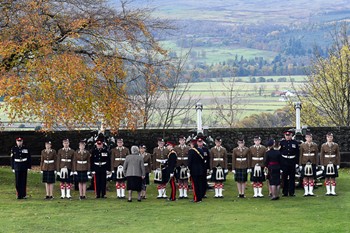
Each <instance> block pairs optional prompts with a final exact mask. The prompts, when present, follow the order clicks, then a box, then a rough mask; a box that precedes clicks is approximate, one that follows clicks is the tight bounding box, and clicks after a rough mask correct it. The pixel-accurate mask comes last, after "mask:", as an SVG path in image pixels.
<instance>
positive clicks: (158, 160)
mask: <svg viewBox="0 0 350 233" xmlns="http://www.w3.org/2000/svg"><path fill="white" fill-rule="evenodd" d="M156 161H157V162H158V163H165V162H166V161H167V159H156Z"/></svg>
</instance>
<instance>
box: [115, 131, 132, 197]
mask: <svg viewBox="0 0 350 233" xmlns="http://www.w3.org/2000/svg"><path fill="white" fill-rule="evenodd" d="M129 154H130V150H129V149H128V148H126V147H124V141H123V139H122V138H118V139H117V147H115V148H113V149H112V150H111V165H112V173H113V180H114V181H116V183H115V188H116V191H117V197H118V198H125V189H126V184H125V181H126V177H125V175H124V172H123V164H124V161H125V159H126V156H127V155H129Z"/></svg>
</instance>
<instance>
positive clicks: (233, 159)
mask: <svg viewBox="0 0 350 233" xmlns="http://www.w3.org/2000/svg"><path fill="white" fill-rule="evenodd" d="M235 167H236V155H235V150H234V149H233V150H232V170H235Z"/></svg>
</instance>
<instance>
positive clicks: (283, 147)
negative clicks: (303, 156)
mask: <svg viewBox="0 0 350 233" xmlns="http://www.w3.org/2000/svg"><path fill="white" fill-rule="evenodd" d="M280 152H281V154H282V158H281V159H282V161H281V162H282V164H285V165H293V164H298V163H299V153H300V152H299V144H298V142H297V141H295V140H285V139H283V140H281V141H280Z"/></svg>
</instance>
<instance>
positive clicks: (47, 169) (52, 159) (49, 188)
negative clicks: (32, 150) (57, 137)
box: [40, 140, 57, 199]
mask: <svg viewBox="0 0 350 233" xmlns="http://www.w3.org/2000/svg"><path fill="white" fill-rule="evenodd" d="M56 160H57V153H56V151H55V150H54V149H51V141H49V140H48V141H46V142H45V149H44V150H42V151H41V159H40V170H41V173H42V175H43V179H42V182H43V183H44V184H45V189H46V197H45V199H53V185H54V183H55V175H56V163H57V161H56Z"/></svg>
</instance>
